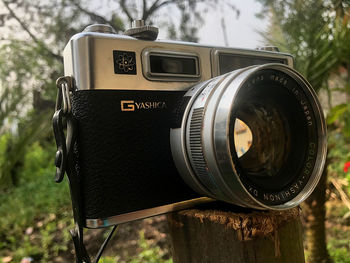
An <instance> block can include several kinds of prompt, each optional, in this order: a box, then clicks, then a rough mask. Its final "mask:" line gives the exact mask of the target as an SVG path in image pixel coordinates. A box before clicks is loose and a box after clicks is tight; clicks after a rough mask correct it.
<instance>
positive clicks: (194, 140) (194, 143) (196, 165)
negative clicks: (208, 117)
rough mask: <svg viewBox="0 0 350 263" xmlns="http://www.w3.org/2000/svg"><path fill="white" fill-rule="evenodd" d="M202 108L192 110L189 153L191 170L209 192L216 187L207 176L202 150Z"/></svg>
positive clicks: (209, 176)
mask: <svg viewBox="0 0 350 263" xmlns="http://www.w3.org/2000/svg"><path fill="white" fill-rule="evenodd" d="M203 116H204V108H203V107H202V108H197V109H194V110H193V113H192V117H191V123H190V134H189V135H190V136H189V139H190V140H189V142H190V152H191V158H192V165H193V169H194V170H195V172H196V175H197V177H198V179H199V180H200V181H201V182H202V183H203V184H204V185H205V186H206V188H207V189H208V190H209V191H210V192H212V191H211V190H214V189H217V186H216V184H215V182H214V180H213V178H212V177H211V175H210V174H209V171H208V168H207V163H206V161H205V159H204V155H203V148H202V145H203V144H202V127H203Z"/></svg>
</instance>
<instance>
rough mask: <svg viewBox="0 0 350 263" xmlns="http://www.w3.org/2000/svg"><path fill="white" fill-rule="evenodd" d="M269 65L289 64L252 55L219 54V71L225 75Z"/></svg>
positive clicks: (284, 61)
mask: <svg viewBox="0 0 350 263" xmlns="http://www.w3.org/2000/svg"><path fill="white" fill-rule="evenodd" d="M267 63H281V64H286V65H287V64H288V63H287V60H286V59H281V58H273V57H261V56H252V55H249V56H247V55H238V54H229V53H220V54H219V69H220V74H225V73H227V72H230V71H233V70H236V69H240V68H245V67H248V66H251V65H262V64H267Z"/></svg>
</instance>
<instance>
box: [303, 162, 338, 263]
mask: <svg viewBox="0 0 350 263" xmlns="http://www.w3.org/2000/svg"><path fill="white" fill-rule="evenodd" d="M327 166H328V160H327V161H326V165H325V168H324V170H323V174H322V177H321V179H320V182H319V183H318V185H317V187H316V189H315V190H314V192H313V193H312V194H311V195H310V196H309V198H308V199H307V200H306V201H305V202H304V203H303V204H302V210H303V221H304V225H305V236H306V249H307V252H308V257H307V259H308V263H329V262H332V260H331V258H330V256H329V253H328V250H327V244H326V229H325V220H326V209H325V203H326V187H327Z"/></svg>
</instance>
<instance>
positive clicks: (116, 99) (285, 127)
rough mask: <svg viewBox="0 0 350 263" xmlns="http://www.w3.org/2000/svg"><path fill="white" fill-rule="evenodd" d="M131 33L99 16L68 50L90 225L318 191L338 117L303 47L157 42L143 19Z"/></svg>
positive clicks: (279, 205) (282, 204)
mask: <svg viewBox="0 0 350 263" xmlns="http://www.w3.org/2000/svg"><path fill="white" fill-rule="evenodd" d="M126 34H128V35H117V34H115V33H114V31H113V29H112V28H111V27H110V26H108V25H92V26H89V27H87V28H86V29H85V30H84V32H82V33H79V34H76V35H75V36H73V37H72V38H71V39H70V41H69V43H68V44H67V46H66V48H65V49H64V70H65V75H66V76H70V77H71V79H72V83H71V87H72V88H73V89H72V90H71V93H70V94H68V95H67V96H69V97H70V98H71V103H72V116H73V118H74V120H75V122H76V136H75V137H76V144H75V149H74V158H75V161H74V169H75V172H76V176H77V177H78V180H77V181H78V191H79V195H80V196H81V207H82V208H81V212H80V213H81V215H82V217H83V221H84V222H83V224H84V226H85V227H89V228H98V227H104V226H109V225H113V224H117V223H122V222H127V221H130V220H135V219H140V218H145V217H148V216H153V215H157V214H161V213H165V212H169V211H174V210H178V209H183V208H188V207H191V206H193V205H195V204H199V203H203V202H208V201H210V200H213V199H216V200H221V201H225V202H228V203H232V204H236V205H239V206H244V207H252V208H257V209H287V208H290V207H294V206H296V205H298V204H299V203H300V202H302V201H303V200H305V198H307V197H308V196H309V195H310V194H311V192H312V191H313V189H314V188H315V186H316V184H317V183H318V181H319V178H320V176H321V173H322V169H323V166H324V162H325V157H326V127H325V121H324V117H323V113H322V109H321V107H320V104H319V102H318V100H317V97H316V95H315V93H314V91H313V89H312V87H311V86H310V84H309V83H308V82H307V81H306V80H305V79H304V78H303V77H302V76H301V75H300V74H299V73H298V72H296V71H295V70H293V58H292V56H291V55H289V54H284V53H279V52H278V51H275V50H270V51H266V49H265V50H248V49H235V48H223V47H214V46H205V45H200V44H195V43H186V42H174V41H156V40H155V38H156V37H157V29H156V28H154V27H151V26H144V25H143V24H142V21H137V23H136V26H135V27H134V28H132V29H130V30H128V31H127V32H126ZM57 156H58V157H57ZM57 156H56V161H57V159H59V160H60V158H61V157H60V154H58V155H57ZM57 163H58V164H60V162H59V161H57V162H56V165H57ZM58 166H59V165H58Z"/></svg>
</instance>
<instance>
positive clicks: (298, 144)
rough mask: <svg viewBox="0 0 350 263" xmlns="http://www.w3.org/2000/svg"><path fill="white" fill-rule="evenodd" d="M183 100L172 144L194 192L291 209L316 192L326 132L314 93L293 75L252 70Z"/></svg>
mask: <svg viewBox="0 0 350 263" xmlns="http://www.w3.org/2000/svg"><path fill="white" fill-rule="evenodd" d="M185 96H190V97H191V99H190V102H189V104H188V105H187V108H186V110H185V114H184V117H183V122H182V127H181V128H179V129H174V130H172V131H171V136H172V137H171V144H172V151H173V157H174V160H175V164H176V166H177V167H178V170H179V172H180V174H181V176H182V177H183V179H184V180H185V181H186V182H187V183H188V184H189V185H190V186H192V188H193V189H194V190H196V191H198V192H200V193H201V194H204V195H206V196H210V197H213V198H215V199H219V200H223V201H226V202H230V203H234V204H238V205H242V206H248V207H255V208H260V209H266V208H270V209H286V208H290V207H293V206H296V205H298V204H299V203H300V202H302V201H303V200H304V199H305V198H306V197H307V196H308V195H310V194H311V192H312V191H313V189H314V188H315V186H316V184H317V183H318V181H319V178H320V176H321V173H322V169H323V165H324V162H325V156H326V130H325V122H324V118H323V115H322V111H321V108H320V105H319V102H318V100H317V98H316V95H315V93H314V92H313V90H312V88H311V86H310V85H309V84H308V83H307V81H306V80H305V79H303V77H302V76H300V75H299V74H298V73H297V72H296V71H294V70H293V69H291V68H289V67H287V66H285V65H281V64H265V65H262V66H251V67H248V68H244V69H240V70H236V71H233V72H230V73H227V74H225V75H222V76H219V77H217V78H214V79H212V80H209V81H207V82H204V83H200V84H198V85H196V86H195V87H193V88H192V89H191V90H189V91H188V93H187V94H186V95H185ZM180 155H182V156H183V157H180Z"/></svg>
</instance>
